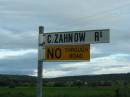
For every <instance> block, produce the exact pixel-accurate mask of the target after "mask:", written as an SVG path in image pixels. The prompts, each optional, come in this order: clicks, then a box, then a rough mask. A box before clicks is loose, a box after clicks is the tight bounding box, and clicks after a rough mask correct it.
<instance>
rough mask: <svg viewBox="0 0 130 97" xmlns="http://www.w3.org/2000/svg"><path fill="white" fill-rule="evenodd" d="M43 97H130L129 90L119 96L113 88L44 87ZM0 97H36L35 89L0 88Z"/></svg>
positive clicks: (123, 91) (121, 92) (124, 90)
mask: <svg viewBox="0 0 130 97" xmlns="http://www.w3.org/2000/svg"><path fill="white" fill-rule="evenodd" d="M43 91H44V97H117V96H118V97H130V89H128V88H127V89H126V88H121V89H120V90H119V91H120V92H119V95H117V94H116V88H113V87H94V88H88V87H81V88H78V87H45V88H44V89H43ZM0 97H36V88H35V87H16V88H3V87H0Z"/></svg>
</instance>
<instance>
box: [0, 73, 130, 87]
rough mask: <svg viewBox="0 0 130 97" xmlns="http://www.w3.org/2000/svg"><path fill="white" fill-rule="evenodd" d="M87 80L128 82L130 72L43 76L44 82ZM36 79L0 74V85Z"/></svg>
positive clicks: (29, 82)
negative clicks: (55, 76)
mask: <svg viewBox="0 0 130 97" xmlns="http://www.w3.org/2000/svg"><path fill="white" fill-rule="evenodd" d="M77 80H80V81H83V82H85V81H87V82H88V83H90V82H91V83H92V82H100V81H112V82H115V81H127V82H130V73H126V74H103V75H81V76H66V77H57V78H44V80H43V81H44V84H46V83H48V82H55V83H65V82H74V81H77ZM36 82H37V79H36V77H32V76H24V75H23V76H19V75H0V86H36Z"/></svg>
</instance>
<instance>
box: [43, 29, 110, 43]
mask: <svg viewBox="0 0 130 97" xmlns="http://www.w3.org/2000/svg"><path fill="white" fill-rule="evenodd" d="M109 32H110V31H109V29H103V30H86V31H69V32H53V33H44V34H43V39H44V40H43V41H44V44H45V45H77V44H94V43H109V40H110V39H109V37H110V33H109Z"/></svg>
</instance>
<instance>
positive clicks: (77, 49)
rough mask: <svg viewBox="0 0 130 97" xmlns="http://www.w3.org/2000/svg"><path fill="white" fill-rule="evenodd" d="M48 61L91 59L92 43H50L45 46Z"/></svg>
mask: <svg viewBox="0 0 130 97" xmlns="http://www.w3.org/2000/svg"><path fill="white" fill-rule="evenodd" d="M45 60H46V61H55V60H56V61H66V60H68V61H69V60H70V61H74V60H79V61H80V60H87V61H89V60H90V44H85V45H49V46H46V47H45Z"/></svg>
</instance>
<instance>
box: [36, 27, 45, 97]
mask: <svg viewBox="0 0 130 97" xmlns="http://www.w3.org/2000/svg"><path fill="white" fill-rule="evenodd" d="M43 32H44V27H42V26H40V27H39V37H38V42H39V45H38V73H37V74H38V77H37V97H42V88H43V85H42V83H43V80H42V71H43Z"/></svg>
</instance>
